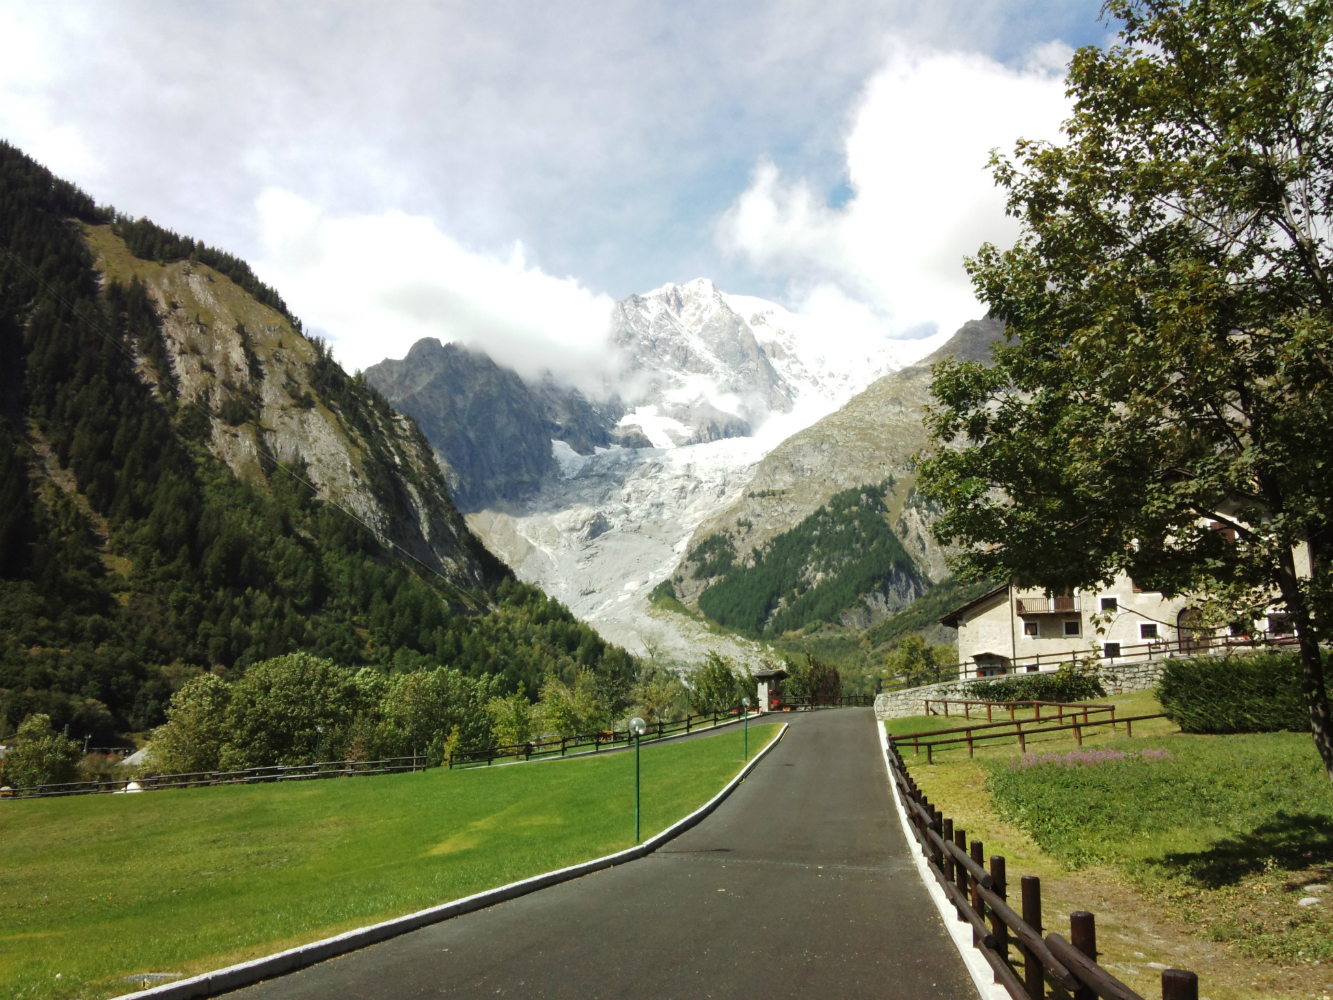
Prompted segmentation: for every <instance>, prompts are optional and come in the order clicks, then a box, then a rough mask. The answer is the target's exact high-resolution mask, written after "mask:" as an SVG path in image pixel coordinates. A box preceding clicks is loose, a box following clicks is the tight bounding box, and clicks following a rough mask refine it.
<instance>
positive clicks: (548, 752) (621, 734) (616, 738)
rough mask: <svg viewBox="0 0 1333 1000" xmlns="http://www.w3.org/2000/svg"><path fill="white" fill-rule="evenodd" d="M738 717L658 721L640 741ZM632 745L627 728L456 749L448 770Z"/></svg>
mask: <svg viewBox="0 0 1333 1000" xmlns="http://www.w3.org/2000/svg"><path fill="white" fill-rule="evenodd" d="M741 718H742V714H741V707H740V706H739V705H738V706H736V707H735V708H733V709H731V710H730V711H725V712H711V713H708V712H701V713H699V714H692V715H687V716H685V718H683V719H672V720H670V721H664V720H658V721H657V722H655V723H653V724H651V725H650V726H649V727H648V732H647V733H646V734H645V735H644V736H643V737H642V739H643V741H645V742H646V741H649V740H661V739H666V738H667V737H668V736H680V735H682V734H685V733H691V732H694V731H695V730H698V729H711V728H713V727H714V726H720V725H725V724H726V723H729V722H734V721H736V720H737V719H741ZM633 745H634V734H633V733H631V732H630V731H629V730H628V729H607V730H604V731H602V732H597V733H584V734H582V735H580V736H548V737H547V738H546V739H539V740H528V741H527V742H526V743H510V744H508V745H505V746H494V747H475V748H473V749H471V750H455V751H454V753H453V755H452V756H451V757H450V758H449V760H448V764H449V767H450V768H454V767H476V766H480V765H487V766H489V765H490V764H492V763H494V762H495V761H497V760H506V759H508V758H510V757H512V758H514V759H515V760H525V761H526V760H534V759H538V760H540V759H541V758H543V757H564V756H566V755H567V754H570V753H597V752H598V751H599V750H602V749H610V748H614V747H617V746H622V747H629V746H633Z"/></svg>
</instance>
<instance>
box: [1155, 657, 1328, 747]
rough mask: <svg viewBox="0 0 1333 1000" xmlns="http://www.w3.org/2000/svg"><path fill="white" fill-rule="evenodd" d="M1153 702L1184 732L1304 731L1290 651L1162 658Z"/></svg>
mask: <svg viewBox="0 0 1333 1000" xmlns="http://www.w3.org/2000/svg"><path fill="white" fill-rule="evenodd" d="M1157 700H1158V701H1160V702H1161V703H1162V711H1164V712H1165V713H1166V714H1167V717H1168V718H1170V719H1171V721H1172V722H1174V723H1176V724H1177V725H1178V726H1180V728H1181V730H1183V731H1184V732H1187V733H1273V732H1278V731H1280V730H1284V729H1285V730H1290V731H1292V732H1306V733H1308V732H1309V731H1310V712H1309V709H1308V708H1307V707H1306V701H1305V695H1304V693H1303V692H1302V691H1301V659H1300V656H1299V655H1297V654H1295V653H1276V652H1274V653H1254V654H1252V655H1249V656H1204V657H1198V658H1196V659H1171V660H1168V661H1167V663H1166V667H1165V669H1164V670H1163V671H1162V680H1161V683H1160V684H1159V685H1158V688H1157Z"/></svg>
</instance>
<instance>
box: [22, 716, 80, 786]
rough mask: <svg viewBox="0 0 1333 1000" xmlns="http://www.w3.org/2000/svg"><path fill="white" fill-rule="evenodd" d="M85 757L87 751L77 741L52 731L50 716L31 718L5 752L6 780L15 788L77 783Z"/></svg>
mask: <svg viewBox="0 0 1333 1000" xmlns="http://www.w3.org/2000/svg"><path fill="white" fill-rule="evenodd" d="M82 756H83V748H82V747H81V746H80V745H79V743H78V741H77V740H71V739H69V738H68V737H66V736H62V735H60V734H59V733H57V732H56V731H55V730H54V729H52V728H51V717H50V716H49V715H30V716H28V717H27V718H26V719H24V720H23V723H22V725H20V726H19V729H18V733H17V734H16V736H15V739H14V742H13V745H12V746H10V748H9V750H7V751H6V752H5V759H4V765H5V779H6V782H7V783H8V784H10V785H13V786H14V787H15V788H31V787H33V786H34V785H54V784H59V783H60V782H64V781H74V780H75V774H76V772H77V770H78V766H79V758H80V757H82Z"/></svg>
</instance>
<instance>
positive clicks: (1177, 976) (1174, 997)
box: [1162, 969, 1199, 1000]
mask: <svg viewBox="0 0 1333 1000" xmlns="http://www.w3.org/2000/svg"><path fill="white" fill-rule="evenodd" d="M1162 1000H1199V977H1198V976H1197V975H1195V974H1194V973H1193V972H1186V971H1185V970H1184V969H1163V970H1162Z"/></svg>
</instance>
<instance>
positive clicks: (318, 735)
mask: <svg viewBox="0 0 1333 1000" xmlns="http://www.w3.org/2000/svg"><path fill="white" fill-rule="evenodd" d="M323 738H324V727H323V726H316V727H315V773H316V774H319V743H320V740H322V739H323Z"/></svg>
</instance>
